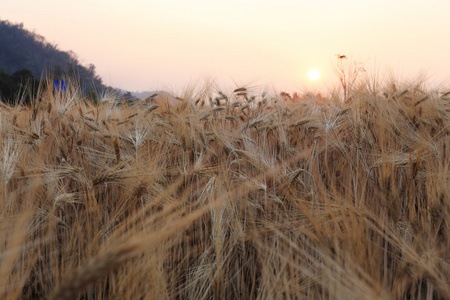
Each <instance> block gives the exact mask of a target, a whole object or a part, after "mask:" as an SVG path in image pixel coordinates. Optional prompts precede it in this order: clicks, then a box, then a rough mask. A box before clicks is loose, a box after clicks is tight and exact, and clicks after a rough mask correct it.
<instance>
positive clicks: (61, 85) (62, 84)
mask: <svg viewBox="0 0 450 300" xmlns="http://www.w3.org/2000/svg"><path fill="white" fill-rule="evenodd" d="M53 86H54V91H55V92H59V91H61V92H65V91H66V81H64V80H58V79H55V81H54V83H53Z"/></svg>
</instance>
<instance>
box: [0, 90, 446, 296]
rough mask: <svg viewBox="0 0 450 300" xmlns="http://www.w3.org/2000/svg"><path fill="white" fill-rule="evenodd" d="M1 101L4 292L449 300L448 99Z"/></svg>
mask: <svg viewBox="0 0 450 300" xmlns="http://www.w3.org/2000/svg"><path fill="white" fill-rule="evenodd" d="M248 93H249V91H247V89H246V88H240V89H236V90H235V91H233V92H231V93H230V94H228V95H225V94H224V93H221V92H218V93H216V95H217V97H214V95H209V94H208V92H207V91H206V92H203V93H202V94H201V95H199V96H193V95H190V96H186V97H182V98H178V101H179V104H178V105H176V106H171V105H167V104H165V103H162V102H161V103H158V105H155V104H148V103H146V102H142V103H136V104H134V105H131V106H127V105H125V104H124V105H119V106H118V105H117V103H116V102H115V101H114V99H109V98H108V97H111V96H105V99H103V100H104V101H103V102H102V103H101V104H100V105H98V106H93V105H89V104H86V103H85V102H84V101H83V99H82V97H80V96H79V95H78V94H77V91H76V90H71V91H69V92H67V93H65V94H62V95H54V94H53V93H52V92H51V91H43V92H41V94H40V96H39V99H40V101H37V102H36V103H35V105H34V106H32V107H20V106H17V107H9V106H2V107H1V108H0V109H1V120H0V121H1V127H0V135H1V137H2V141H1V142H0V153H1V155H0V172H1V179H2V180H1V182H0V195H1V197H2V198H1V201H0V214H1V215H0V242H1V248H0V297H1V298H2V299H17V298H23V299H32V298H33V299H34V298H42V299H48V298H53V299H71V298H78V299H175V298H178V299H187V298H194V299H211V298H214V299H275V298H277V299H278V298H279V299H291V298H292V299H450V297H449V295H450V283H449V278H450V268H449V267H450V266H449V263H450V260H449V259H450V243H449V233H450V227H449V217H450V184H449V183H450V170H449V167H450V150H449V149H450V138H449V134H450V117H449V116H450V114H449V111H450V100H449V96H448V95H449V93H448V92H447V93H446V91H443V92H442V93H431V92H426V91H423V90H420V89H419V88H418V87H414V86H405V87H403V88H402V89H400V88H395V87H386V88H379V90H376V89H373V88H372V87H371V86H370V85H367V86H365V85H360V86H359V87H358V88H355V89H354V90H353V91H352V94H351V97H350V98H349V99H348V101H346V102H342V101H340V99H338V97H337V96H332V97H330V99H327V101H323V99H322V100H321V101H315V99H314V98H311V97H310V98H308V99H306V98H305V99H304V100H302V101H299V102H296V103H284V104H281V103H280V102H281V101H280V102H279V103H277V104H276V103H275V101H274V100H277V99H269V98H267V97H266V96H259V95H258V96H251V95H250V94H248Z"/></svg>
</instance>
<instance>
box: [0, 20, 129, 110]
mask: <svg viewBox="0 0 450 300" xmlns="http://www.w3.org/2000/svg"><path fill="white" fill-rule="evenodd" d="M47 76H50V77H51V76H53V77H55V78H72V79H73V78H75V79H76V80H78V81H79V82H78V83H79V87H80V90H81V92H82V94H84V95H90V96H92V95H93V94H94V95H97V94H98V93H102V92H103V91H105V90H106V89H108V90H113V91H114V93H115V94H117V95H120V97H119V98H120V99H124V100H136V97H133V96H132V95H131V93H130V92H128V91H121V90H119V89H116V88H112V87H108V86H105V85H104V84H103V82H102V79H101V78H100V76H99V75H98V74H97V73H96V71H95V65H94V64H89V65H88V66H84V65H82V64H81V63H80V62H79V60H78V58H77V56H76V54H75V53H74V52H73V51H61V50H59V49H58V47H57V45H53V44H51V43H49V42H48V41H46V39H45V38H44V37H43V36H41V35H39V34H37V33H35V32H31V31H29V30H27V29H25V28H24V27H23V24H13V23H11V22H9V21H4V20H0V97H1V98H2V99H3V101H5V100H7V101H10V102H13V101H14V99H15V98H17V95H18V94H19V93H20V92H21V89H22V88H23V85H24V83H25V81H26V82H28V83H30V82H31V83H32V85H33V86H36V82H38V80H39V79H42V78H44V77H47ZM95 97H96V98H97V97H98V96H95Z"/></svg>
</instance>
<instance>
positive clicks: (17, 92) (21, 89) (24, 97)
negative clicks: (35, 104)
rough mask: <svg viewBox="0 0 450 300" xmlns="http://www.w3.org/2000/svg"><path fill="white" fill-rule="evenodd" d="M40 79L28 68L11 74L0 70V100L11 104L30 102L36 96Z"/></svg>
mask: <svg viewBox="0 0 450 300" xmlns="http://www.w3.org/2000/svg"><path fill="white" fill-rule="evenodd" d="M38 86H39V80H37V79H36V77H34V75H33V73H32V72H31V71H30V70H28V69H22V70H19V71H17V72H14V73H13V74H12V75H9V74H8V73H6V72H5V71H3V70H0V101H2V102H6V103H9V104H15V103H21V104H29V103H30V102H31V99H32V98H33V97H35V96H36V92H37V89H38Z"/></svg>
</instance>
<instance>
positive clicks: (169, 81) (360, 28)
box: [0, 0, 450, 91]
mask: <svg viewBox="0 0 450 300" xmlns="http://www.w3.org/2000/svg"><path fill="white" fill-rule="evenodd" d="M449 12H450V1H449V0H428V1H414V0H408V1H406V0H401V1H400V0H395V1H393V0H389V1H385V0H377V1H364V0H359V1H331V0H329V1H284V0H278V1H242V0H241V1H236V0H227V1H213V0H210V1H206V0H189V1H170V0H164V1H148V0H147V1H144V0H129V1H125V0H108V1H106V0H89V1H88V0H77V1H64V0H60V1H53V0H40V1H32V0H0V19H2V20H8V21H11V22H13V23H23V24H24V27H25V28H26V29H28V30H31V31H33V30H34V31H35V32H36V33H38V34H40V35H42V36H44V37H45V38H46V39H47V40H48V41H49V42H51V43H54V44H57V45H58V46H59V49H60V50H64V51H67V50H73V51H74V52H75V53H76V54H77V55H78V58H79V60H80V61H81V62H82V63H83V64H86V65H87V64H89V63H93V64H94V65H95V66H96V67H97V73H98V74H99V75H100V76H101V77H102V79H103V82H104V83H105V84H108V85H112V86H115V87H120V88H123V89H128V90H131V91H137V90H140V91H142V90H155V89H173V90H177V89H180V88H184V87H186V86H187V85H188V84H195V83H198V82H202V81H204V79H205V78H212V79H215V80H216V81H217V82H219V83H220V82H223V84H225V85H227V84H230V83H231V84H233V85H234V84H236V85H267V84H269V85H273V86H274V87H276V88H279V89H286V90H289V91H294V90H296V89H298V90H301V89H304V88H315V87H317V86H322V87H323V86H326V85H330V84H332V83H333V82H335V75H334V73H333V71H332V65H333V63H334V62H335V60H336V57H335V55H336V54H346V55H347V56H351V57H353V58H355V59H357V60H359V61H361V62H363V63H364V65H365V67H366V69H368V70H370V69H374V68H377V69H379V70H380V73H381V74H389V73H392V74H394V75H395V76H396V77H398V78H400V79H401V78H407V79H408V78H414V77H416V76H417V75H418V74H420V73H421V72H425V73H426V74H427V75H428V77H429V81H430V83H432V84H440V83H442V84H443V83H445V82H448V81H449V79H450V21H449ZM313 68H316V69H318V70H320V72H321V73H322V76H321V78H320V79H319V80H316V81H315V82H313V81H311V80H310V79H309V78H308V76H307V74H308V72H309V71H310V70H311V69H313Z"/></svg>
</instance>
